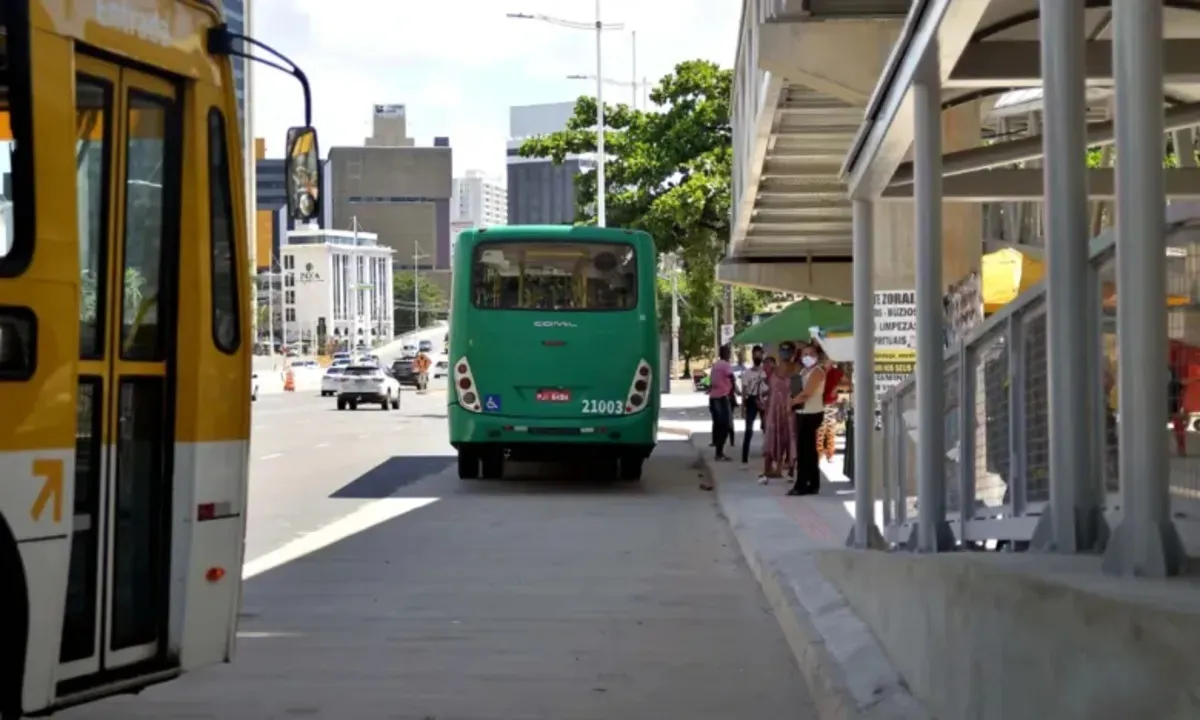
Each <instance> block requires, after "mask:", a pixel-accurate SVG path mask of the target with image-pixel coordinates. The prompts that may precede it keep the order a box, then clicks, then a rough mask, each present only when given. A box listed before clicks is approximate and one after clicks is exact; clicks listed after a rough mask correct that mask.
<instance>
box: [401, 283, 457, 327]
mask: <svg viewBox="0 0 1200 720" xmlns="http://www.w3.org/2000/svg"><path fill="white" fill-rule="evenodd" d="M414 285H416V288H417V292H416V297H415V298H414V297H413V286H414ZM392 296H393V297H392V301H393V303H394V306H393V308H392V310H393V312H392V323H393V325H392V327H393V328H394V329H395V331H396V332H397V333H402V332H406V331H408V330H412V329H416V321H417V319H418V317H419V319H420V323H421V325H426V326H427V325H429V324H430V323H431V322H432V321H434V320H444V319H445V318H446V313H447V310H448V309H449V307H448V304H447V302H446V294H445V293H443V292H442V288H440V287H439V286H438V285H437V283H435V282H434V281H432V280H430V279H429V276H428V275H422V274H420V273H414V272H413V271H411V270H400V271H398V272H396V273H394V274H393V275H392Z"/></svg>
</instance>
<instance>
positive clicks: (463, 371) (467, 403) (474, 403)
mask: <svg viewBox="0 0 1200 720" xmlns="http://www.w3.org/2000/svg"><path fill="white" fill-rule="evenodd" d="M454 386H455V388H456V389H457V392H458V405H459V407H461V408H462V409H464V410H469V411H471V412H483V407H482V406H481V405H480V404H479V392H478V390H476V389H475V378H474V376H472V374H471V364H470V363H469V362H467V359H466V358H465V357H463V358H459V360H458V361H457V362H455V363H454Z"/></svg>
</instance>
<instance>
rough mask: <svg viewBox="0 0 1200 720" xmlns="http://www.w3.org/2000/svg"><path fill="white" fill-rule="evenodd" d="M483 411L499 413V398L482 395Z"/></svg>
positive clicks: (497, 396)
mask: <svg viewBox="0 0 1200 720" xmlns="http://www.w3.org/2000/svg"><path fill="white" fill-rule="evenodd" d="M483 409H484V411H485V412H500V396H499V395H484V396H483Z"/></svg>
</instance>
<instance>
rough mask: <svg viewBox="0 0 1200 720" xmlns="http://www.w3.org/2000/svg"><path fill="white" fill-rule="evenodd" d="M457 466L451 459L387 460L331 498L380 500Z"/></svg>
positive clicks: (343, 487) (398, 458)
mask: <svg viewBox="0 0 1200 720" xmlns="http://www.w3.org/2000/svg"><path fill="white" fill-rule="evenodd" d="M454 463H455V458H453V457H451V456H448V455H407V456H403V457H399V456H397V457H393V458H389V459H387V460H384V461H383V462H382V463H380V464H379V465H376V466H375V467H374V468H372V469H370V470H368V471H367V472H365V473H363V474H362V475H360V476H358V478H357V479H355V480H351V481H350V482H349V483H347V484H346V485H343V486H342V487H341V488H340V489H338V490H337V491H336V492H334V493H333V494H332V495H330V496H329V497H331V498H351V499H361V500H378V499H380V498H386V497H391V496H392V495H393V494H395V492H396V491H397V490H400V489H401V488H403V487H406V486H408V485H412V484H413V483H415V482H418V481H420V480H424V479H425V478H427V477H430V476H431V475H437V474H438V473H440V472H442V471H443V470H445V469H446V468H448V467H450V466H451V465H453V464H454Z"/></svg>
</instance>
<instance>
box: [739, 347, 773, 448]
mask: <svg viewBox="0 0 1200 720" xmlns="http://www.w3.org/2000/svg"><path fill="white" fill-rule="evenodd" d="M750 362H751V365H750V367H748V368H746V369H745V370H743V371H742V389H741V395H742V408H743V414H744V416H745V418H746V426H745V429H743V430H742V464H743V465H748V464H750V441H751V440H752V439H753V438H754V422H755V421H756V420H757V419H758V416H759V415H760V414H761V413H762V412H763V411H764V410H765V409H766V403H765V402H763V399H764V396H765V392H764V389H765V387H766V384H767V374H766V371H765V370H763V349H762V345H755V346H754V349H753V350H751V351H750Z"/></svg>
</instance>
